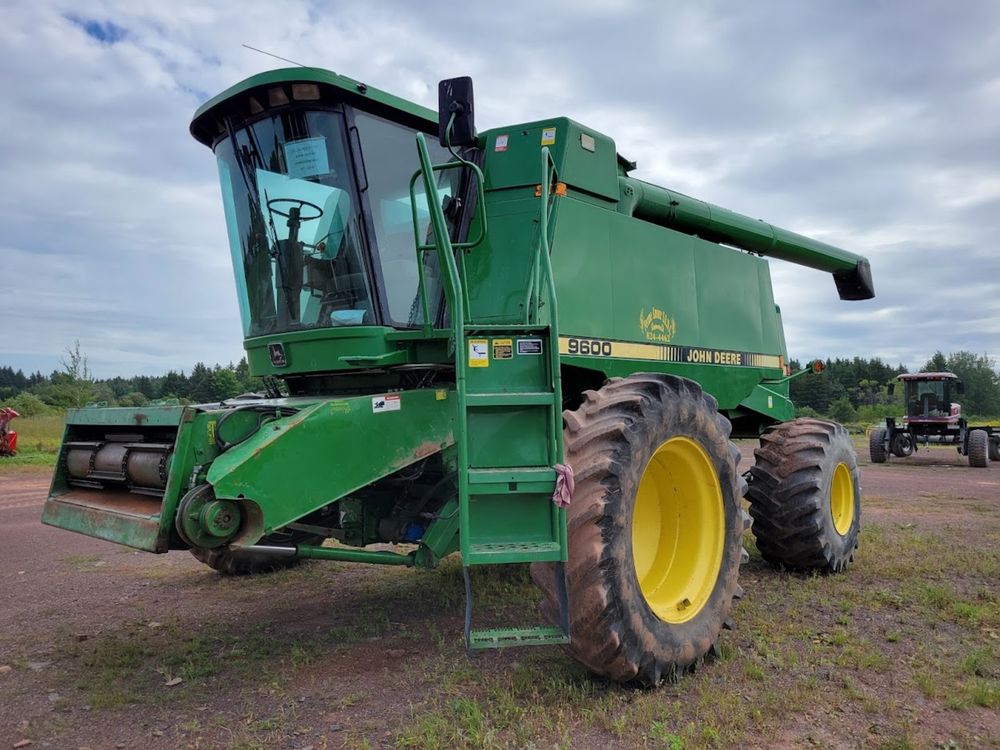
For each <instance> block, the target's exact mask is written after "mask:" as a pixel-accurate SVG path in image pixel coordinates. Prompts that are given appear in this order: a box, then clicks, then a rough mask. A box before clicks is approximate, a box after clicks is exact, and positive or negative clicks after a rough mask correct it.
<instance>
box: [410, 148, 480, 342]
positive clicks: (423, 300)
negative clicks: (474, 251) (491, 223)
mask: <svg viewBox="0 0 1000 750" xmlns="http://www.w3.org/2000/svg"><path fill="white" fill-rule="evenodd" d="M417 136H418V137H417V140H418V144H423V145H422V146H421V145H418V146H417V150H418V151H419V150H420V149H421V148H423V150H424V151H426V150H427V142H426V140H425V139H424V137H423V133H417ZM458 159H459V160H458V161H452V162H448V163H446V164H433V165H432V164H430V155H429V153H428V154H427V164H428V166H429V168H430V171H431V172H432V173H433V172H442V171H444V170H446V169H461V168H462V167H469V168H470V169H471V170H472V171H473V175H474V176H475V181H476V216H477V218H478V219H479V234H478V236H477V237H476V239H474V240H469V241H466V242H451V238H450V237H448V231H447V227H445V233H444V234H445V237H446V238H448V243H449V252H448V255H449V256H451V257H452V259H454V251H455V250H466V249H468V248H472V247H476V246H477V245H479V244H481V243H482V241H483V240H484V239H485V238H486V192H485V190H484V188H483V173H482V170H480V169H479V167H478V166H477V165H476V164H474V163H472V162H470V161H466V160H465V159H462V158H461V157H458ZM423 172H424V164H423V157H421V168H420V169H418V170H417V171H416V172H414V173H413V176H412V177H411V178H410V212H411V214H412V216H413V239H414V243H415V244H416V248H417V277H418V281H419V284H420V306H421V309H422V310H423V313H424V326H423V330H424V334H425V335H430V332H431V320H430V312H429V310H430V305H429V304H428V301H427V285H426V282H425V277H424V264H423V258H422V257H421V255H422V254H423V253H425V252H429V251H432V250H438V251H439V252H440V249H441V248H440V245H439V241H438V239H437V233H436V232H435V235H434V242H433V243H422V242H421V241H420V219H419V217H418V216H417V197H416V192H415V191H414V189H413V188H414V186H415V185H416V182H417V178H418V177H420V176H421V175H422V174H423ZM433 182H434V181H433V180H430V179H428V178H427V176H426V175H425V176H424V190H425V193H426V198H427V204H428V209H429V211H430V213H431V217H432V218H431V224H432V226H433V223H434V219H433V216H434V213H435V211H434V208H435V207H436V208H437V212H438V213H440V214H441V220H442V221H444V212H443V211H442V210H441V204H440V202H439V201H438V195H439V194H438V191H437V186H436V185H434V184H433ZM432 188H433V194H434V200H433V201H431V190H432ZM432 204H433V206H432ZM439 260H440V258H439ZM461 261H462V274H461V275H460V276H459V279H460V281H461V282H463V283H460V284H459V286H460V288H461V292H462V296H463V298H464V302H465V307H466V309H468V307H469V298H468V289H467V288H466V284H465V283H464V281H465V257H464V256H462V258H461ZM456 272H457V267H456ZM455 345H456V346H457V345H458V339H456V344H455Z"/></svg>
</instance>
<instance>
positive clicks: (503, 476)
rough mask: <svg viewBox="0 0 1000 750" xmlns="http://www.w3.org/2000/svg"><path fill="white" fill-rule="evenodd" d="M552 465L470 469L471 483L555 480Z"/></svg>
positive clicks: (554, 471)
mask: <svg viewBox="0 0 1000 750" xmlns="http://www.w3.org/2000/svg"><path fill="white" fill-rule="evenodd" d="M555 479H556V470H555V469H553V468H552V467H551V466H503V467H500V468H495V469H469V484H493V483H494V482H554V481H555Z"/></svg>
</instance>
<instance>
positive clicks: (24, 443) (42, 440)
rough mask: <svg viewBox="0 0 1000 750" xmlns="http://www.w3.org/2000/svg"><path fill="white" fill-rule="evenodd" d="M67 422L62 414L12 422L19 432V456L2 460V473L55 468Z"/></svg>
mask: <svg viewBox="0 0 1000 750" xmlns="http://www.w3.org/2000/svg"><path fill="white" fill-rule="evenodd" d="M65 422H66V418H65V416H63V415H62V414H53V415H46V416H41V417H20V418H18V419H15V420H14V421H13V422H11V427H12V428H13V429H14V430H15V431H16V432H17V455H16V456H7V457H5V458H0V472H2V471H4V470H9V469H12V468H15V467H23V466H39V467H52V466H55V463H56V455H57V454H58V452H59V445H60V444H61V443H62V436H63V427H64V425H65Z"/></svg>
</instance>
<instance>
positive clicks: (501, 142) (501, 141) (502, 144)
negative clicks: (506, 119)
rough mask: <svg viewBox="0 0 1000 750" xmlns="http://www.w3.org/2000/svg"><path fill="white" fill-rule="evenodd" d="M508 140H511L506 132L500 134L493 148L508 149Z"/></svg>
mask: <svg viewBox="0 0 1000 750" xmlns="http://www.w3.org/2000/svg"><path fill="white" fill-rule="evenodd" d="M508 140H510V136H508V135H507V134H506V133H504V134H503V135H498V136H497V140H496V143H495V144H494V145H493V150H494V151H506V150H507V141H508Z"/></svg>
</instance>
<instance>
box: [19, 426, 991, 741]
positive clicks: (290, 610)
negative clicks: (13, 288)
mask: <svg viewBox="0 0 1000 750" xmlns="http://www.w3.org/2000/svg"><path fill="white" fill-rule="evenodd" d="M752 447H753V446H752V445H751V444H749V443H745V444H743V445H742V446H741V449H742V450H743V452H744V456H745V457H746V456H749V455H751V454H752ZM744 468H745V467H744ZM47 482H48V475H47V474H45V473H39V472H37V471H33V472H21V473H4V474H0V749H2V748H4V747H17V746H19V745H16V743H18V742H22V741H24V740H30V741H31V742H32V743H33V745H31V746H29V747H58V748H64V747H71V748H76V747H90V748H94V749H96V748H104V747H108V748H121V747H129V748H131V747H140V746H141V747H143V748H150V749H151V748H160V747H162V748H175V747H234V748H235V747H282V748H283V747H288V748H314V749H318V748H322V747H382V746H386V747H425V746H426V747H433V746H440V747H450V746H468V747H504V746H508V745H512V744H517V745H521V746H527V745H529V744H533V745H537V746H539V747H550V746H555V745H559V744H560V743H561V744H562V745H565V746H569V747H601V748H605V747H615V746H618V745H619V744H627V745H628V746H650V747H657V746H671V744H670V743H671V742H672V741H673V738H678V739H679V740H680V739H683V741H684V744H683V745H682V746H684V747H689V746H699V745H704V746H714V747H726V746H729V744H730V743H731V742H734V741H736V742H739V743H740V744H742V745H743V746H751V747H752V746H762V747H763V746H787V747H798V746H801V745H803V744H808V745H810V746H829V747H843V746H879V745H880V744H885V743H887V742H889V741H898V740H900V739H902V740H905V741H906V742H909V743H910V744H909V745H907V744H897V745H893V746H898V747H905V746H917V747H922V746H935V744H936V743H944V742H947V741H950V740H953V739H955V740H956V741H958V742H959V744H960V746H962V747H976V746H982V747H989V746H991V745H992V746H996V745H995V744H994V743H1000V720H998V718H997V710H996V709H997V707H998V706H997V704H996V703H993V701H996V700H998V695H1000V692H998V690H1000V687H998V686H1000V682H998V678H1000V662H998V660H997V657H998V655H1000V654H998V647H1000V634H998V633H997V625H998V619H997V618H998V617H1000V614H998V612H1000V605H998V603H997V600H996V594H997V587H996V579H995V578H994V579H993V580H992V581H990V580H989V576H990V574H991V571H994V570H995V566H996V565H998V564H1000V563H998V561H1000V466H998V465H994V466H992V467H991V468H989V469H986V470H982V469H970V468H969V467H968V466H967V465H965V464H964V461H963V460H962V459H960V457H958V456H957V455H954V452H953V451H948V452H946V450H945V449H934V450H932V451H930V452H928V453H927V454H925V455H921V456H920V457H919V458H917V459H916V460H909V461H906V462H903V461H898V462H893V463H890V464H888V465H881V466H865V467H864V475H863V485H864V495H865V510H864V520H865V523H866V525H868V526H870V527H871V529H866V531H865V532H864V533H865V534H866V535H867V536H866V537H864V539H865V541H866V542H867V543H868V544H869V545H870V547H869V548H868V549H866V548H865V546H864V544H863V546H862V550H861V554H860V556H859V560H858V564H857V565H856V566H855V567H854V568H852V569H851V571H850V572H849V573H848V574H847V575H846V576H843V577H830V578H819V579H817V578H811V579H810V578H803V577H796V576H789V575H787V574H778V573H775V572H774V571H771V570H770V569H769V568H767V566H766V565H765V564H764V563H763V562H762V561H761V560H760V558H759V556H757V555H756V554H755V552H754V554H753V556H752V560H751V563H750V564H749V565H748V566H747V568H746V570H745V574H744V576H743V578H744V581H745V583H744V585H745V586H746V587H747V590H748V594H747V597H746V598H745V599H744V600H743V602H741V603H740V604H739V606H738V608H737V611H736V612H735V619H736V621H737V630H736V631H733V633H731V634H728V633H727V634H726V635H725V636H724V638H723V641H722V649H721V651H722V656H721V657H720V659H719V661H718V662H716V663H713V664H710V665H706V667H705V668H704V669H702V670H699V672H698V673H697V674H695V675H689V676H686V677H685V678H684V679H682V680H681V681H680V683H678V684H677V685H671V686H666V687H663V688H660V689H659V690H656V691H644V692H636V691H631V690H625V689H622V688H619V687H617V686H612V685H606V684H601V683H598V682H595V681H594V680H591V679H590V678H588V677H587V676H586V675H585V674H583V673H582V672H581V671H580V670H579V669H578V668H577V667H576V666H575V665H573V664H572V663H571V662H569V661H568V659H566V658H565V657H563V656H562V655H561V653H559V652H558V651H555V650H546V653H544V654H542V653H540V652H532V653H530V654H526V653H525V652H516V651H514V652H506V653H502V654H488V655H486V656H482V657H477V658H475V659H469V658H468V657H467V656H466V655H465V654H464V651H463V649H462V648H461V645H460V643H459V638H460V630H461V621H460V614H461V612H460V609H461V598H462V592H461V580H460V576H459V575H458V568H457V566H455V565H451V566H446V567H445V569H444V570H442V571H440V572H431V573H426V572H424V573H420V572H416V571H409V570H395V569H393V570H383V569H377V568H369V567H363V566H349V565H341V564H333V565H330V564H311V565H306V566H302V567H301V568H300V569H297V570H294V571H287V572H283V573H280V574H276V575H273V576H267V577H261V578H256V579H225V578H221V577H219V576H217V575H216V574H214V573H213V572H212V571H210V570H209V569H207V568H205V567H204V566H202V565H201V564H200V563H198V562H197V561H195V560H194V559H193V558H192V557H191V556H190V555H188V554H186V553H171V554H169V555H160V556H157V555H150V554H145V553H138V552H134V551H131V550H128V549H125V548H122V547H118V546H115V545H112V544H108V543H105V542H101V541H98V540H96V539H90V538H88V537H84V536H81V535H78V534H72V533H68V532H64V531H60V530H56V529H52V528H49V527H46V526H43V525H41V523H40V522H39V516H40V511H41V505H42V503H43V501H44V497H45V493H46V491H47ZM963 544H964V549H965V552H968V553H969V555H970V556H968V557H961V556H959V557H946V556H945V554H946V552H947V554H959V553H960V552H962V550H956V549H955V548H956V547H962V546H963ZM920 545H925V547H924V548H923V549H921V548H920ZM871 547H874V549H871ZM924 553H926V554H927V555H935V556H936V557H937V558H940V560H939V561H938V562H940V564H937V563H935V566H934V567H933V569H931V568H930V567H928V568H927V569H926V570H924V569H919V570H918V569H916V568H914V569H913V579H912V580H911V579H910V578H909V577H908V575H907V570H908V569H907V568H906V567H905V566H903V567H899V565H902V561H905V560H908V559H910V558H909V557H907V556H908V555H911V554H912V555H914V557H913V559H914V560H917V561H918V563H917V568H919V561H920V560H923V559H924V558H923V556H922V555H923V554H924ZM866 555H867V558H866ZM977 558H978V559H979V562H977V561H976V560H977ZM894 565H896V567H894ZM949 566H950V567H963V568H964V569H963V570H950V569H949ZM991 566H994V567H991ZM918 579H919V580H918ZM928 580H930V581H932V583H933V585H934V586H937V589H934V588H929V589H927V591H928V592H929V593H927V594H926V596H927V597H928V601H929V602H930V605H928V607H929V608H928V609H927V611H925V609H913V610H911V609H910V607H917V603H913V604H911V602H910V599H911V592H917V593H916V594H913V595H912V598H913V599H914V601H917V600H919V602H923V601H924V600H923V599H922V598H921V597H923V596H924V594H921V593H920V592H921V591H924V589H921V588H919V586H918V585H917V584H918V583H919V585H921V586H925V588H926V586H927V584H926V583H925V582H926V581H928ZM825 582H829V583H830V585H832V586H833V587H834V588H833V589H830V590H829V593H823V590H822V589H821V585H825ZM487 589H488V591H490V592H492V594H493V595H494V596H495V597H497V598H499V599H500V600H502V601H504V602H510V601H513V600H515V599H518V598H528V599H530V598H532V596H533V595H532V593H531V587H530V583H528V582H527V579H526V578H525V577H524V576H520V577H516V578H515V579H514V580H511V581H508V580H505V579H503V578H498V579H496V580H493V581H491V582H490V581H488V583H487ZM938 589H940V590H941V591H944V592H945V594H943V596H944V597H945V598H947V597H948V596H955V597H965V598H963V599H962V601H963V602H967V603H968V606H969V607H978V609H972V610H968V612H969V614H968V615H967V616H965V619H963V616H959V614H955V615H954V616H953V615H952V614H947V613H946V614H940V613H939V612H935V611H934V607H935V606H937V607H942V608H945V609H947V608H948V607H951V606H952V603H951V602H949V601H945V600H942V601H936V600H935V599H934V597H935V596H936V594H935V593H934V592H935V591H937V590H938ZM991 590H992V594H991ZM810 592H813V593H812V594H811V593H810ZM816 592H819V593H818V594H816ZM814 594H815V596H818V597H820V598H819V604H814V603H811V602H814V601H815V597H814V599H809V596H813V595H814ZM991 596H992V600H991V598H990V597H991ZM897 600H899V601H897ZM799 605H801V606H799ZM980 605H981V606H980ZM920 606H921V607H923V604H920ZM956 606H957V605H956ZM502 611H506V610H502ZM943 611H944V610H942V612H943ZM957 611H959V610H956V612H957ZM962 611H965V610H962ZM529 612H530V609H529ZM947 612H948V613H951V609H947ZM794 617H798V618H800V621H799V623H798V624H799V626H800V627H799V629H798V630H795V629H792V628H785V624H786V623H785V622H784V621H782V618H784V620H788V621H789V622H792V619H791V618H794ZM921 617H923V618H925V620H921V619H920V618H921ZM741 621H742V624H741ZM775 621H777V622H775ZM793 624H794V623H793ZM840 632H844V633H845V634H846V635H845V639H847V640H846V643H845V644H838V643H837V639H838V638H839V636H838V635H837V633H840ZM935 644H938V645H935ZM861 645H864V646H865V649H867V650H865V649H862V648H861ZM868 646H871V648H870V649H868ZM838 647H840V650H839V651H838V650H836V649H837V648H838ZM928 647H929V648H930V650H931V651H932V652H934V653H933V654H932V656H933V658H931V659H929V660H927V650H928ZM952 647H954V656H952V655H951V654H952V652H951V651H950V650H949V649H952ZM852 648H853V651H851V649H852ZM829 649H834V651H833V652H829V653H828V651H829ZM869 651H871V652H872V653H871V654H869ZM880 653H881V654H888V655H889V656H888V657H883V658H881V659H877V658H876V657H878V656H879V654H880ZM831 654H832V655H831ZM845 654H846V656H845ZM969 654H972V655H973V656H969ZM938 657H940V658H938ZM866 659H870V660H871V661H870V663H869V662H866V661H865V660H866ZM920 659H925V660H926V663H922V662H920V661H919V660H920ZM962 659H965V660H966V661H961V664H963V665H965V666H962V667H961V668H959V667H955V669H954V670H951V667H950V666H949V665H951V664H954V663H955V662H956V661H960V660H962ZM968 659H973V661H975V660H978V661H976V663H972V662H968V663H967V661H968ZM852 660H853V661H852ZM938 662H940V664H939V665H938ZM928 665H930V666H928ZM935 665H938V666H939V667H940V669H938V666H935ZM970 665H971V666H970ZM935 670H938V671H935ZM949 670H951V671H949ZM963 670H964V671H963ZM953 672H954V674H953ZM922 675H926V679H929V680H938V681H939V683H940V687H939V686H936V685H935V684H931V685H926V686H925V685H923V683H922V682H921V680H923V679H924V677H922ZM949 680H950V682H949ZM967 686H971V687H968V690H969V691H972V692H969V698H968V700H965V699H963V702H960V701H958V700H957V699H956V700H953V699H952V696H954V695H957V694H961V695H965V693H961V691H963V690H966V687H967ZM810 690H812V691H813V692H812V693H810V692H809V691H810ZM956 691H958V692H956ZM975 691H979V692H975ZM991 691H992V692H991ZM809 695H815V696H817V701H818V702H817V703H814V702H813V701H812V700H807V699H804V698H803V696H809ZM713 696H714V697H713ZM733 701H735V703H733ZM768 701H770V703H768ZM716 702H729V703H731V704H732V705H730V706H729V707H728V708H726V707H721V708H719V709H715V708H711V707H710V706H711V705H714V703H716ZM539 708H541V709H542V711H541V712H539ZM713 711H715V712H716V713H713ZM504 717H507V718H504ZM511 717H513V718H511ZM713 717H714V718H713ZM435 722H438V723H435ZM692 722H694V723H693V724H692ZM699 722H700V723H699ZM710 730H711V731H710ZM674 746H676V745H674Z"/></svg>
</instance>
